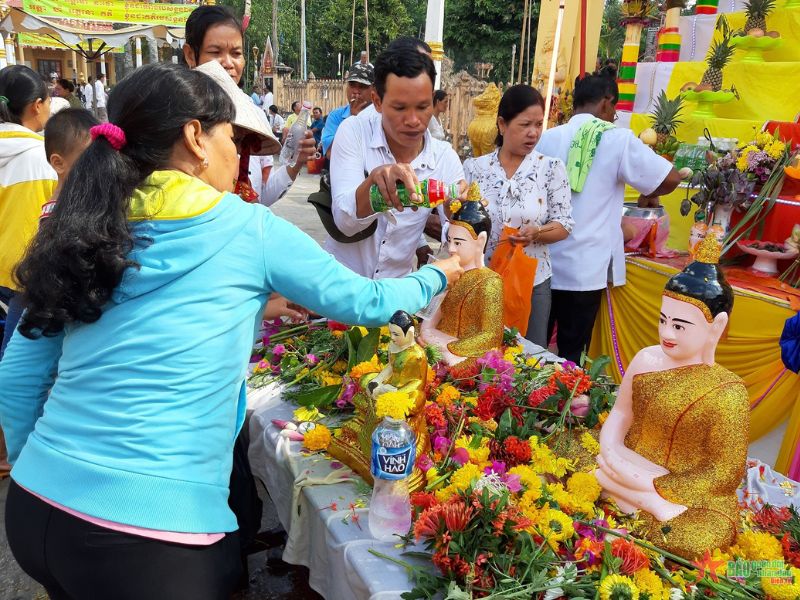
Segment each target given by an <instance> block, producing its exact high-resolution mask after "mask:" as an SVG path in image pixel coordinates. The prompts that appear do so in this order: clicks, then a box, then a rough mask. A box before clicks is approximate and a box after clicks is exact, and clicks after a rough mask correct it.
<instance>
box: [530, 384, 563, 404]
mask: <svg viewBox="0 0 800 600" xmlns="http://www.w3.org/2000/svg"><path fill="white" fill-rule="evenodd" d="M555 393H556V388H555V387H554V386H552V385H546V386H544V387H540V388H539V389H536V390H533V391H532V392H531V395H530V396H528V406H530V407H531V408H536V407H537V406H539V405H540V404H541V403H542V402H544V401H545V400H547V399H548V398H549V397H550V396H552V395H553V394H555Z"/></svg>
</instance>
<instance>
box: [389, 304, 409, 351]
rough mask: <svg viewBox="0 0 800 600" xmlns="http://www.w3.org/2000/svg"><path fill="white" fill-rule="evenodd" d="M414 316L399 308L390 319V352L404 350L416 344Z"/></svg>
mask: <svg viewBox="0 0 800 600" xmlns="http://www.w3.org/2000/svg"><path fill="white" fill-rule="evenodd" d="M415 332H416V327H415V326H414V317H412V316H411V315H410V314H408V313H407V312H406V311H404V310H398V311H397V312H396V313H394V314H393V315H392V318H391V319H389V336H390V337H391V338H392V342H391V344H389V352H391V353H395V352H402V351H403V350H405V349H406V348H410V347H411V346H413V345H414V343H415V341H416V340H415V339H414V336H415V335H416V333H415Z"/></svg>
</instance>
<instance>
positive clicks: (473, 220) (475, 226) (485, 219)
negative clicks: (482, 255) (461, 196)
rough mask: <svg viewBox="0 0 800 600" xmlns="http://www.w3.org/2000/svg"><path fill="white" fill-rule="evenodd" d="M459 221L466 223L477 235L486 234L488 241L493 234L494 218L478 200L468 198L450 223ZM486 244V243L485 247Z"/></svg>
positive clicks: (455, 223)
mask: <svg viewBox="0 0 800 600" xmlns="http://www.w3.org/2000/svg"><path fill="white" fill-rule="evenodd" d="M457 221H461V223H466V224H467V225H469V226H470V227H471V228H472V231H474V232H475V235H480V234H481V233H485V234H486V243H488V242H489V238H490V237H491V235H492V218H491V217H490V216H489V213H488V212H487V210H486V208H484V206H483V204H481V203H480V202H478V201H477V200H467V201H465V202H464V203H463V204H462V205H461V208H459V209H458V210H457V211H456V212H455V213H453V215H452V216H451V218H450V223H452V224H454V225H458V223H457ZM485 248H486V246H485V245H484V249H485Z"/></svg>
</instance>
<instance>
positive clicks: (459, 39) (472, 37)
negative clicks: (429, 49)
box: [444, 0, 539, 82]
mask: <svg viewBox="0 0 800 600" xmlns="http://www.w3.org/2000/svg"><path fill="white" fill-rule="evenodd" d="M531 4H532V5H533V16H532V19H531V29H532V35H531V61H533V49H534V47H535V45H536V28H537V26H538V23H539V3H537V2H535V0H531ZM524 6H525V3H524V1H523V0H508V1H506V2H497V0H448V1H447V3H446V4H445V20H444V47H445V53H446V54H447V55H448V56H449V57H451V58H452V59H453V61H454V62H455V68H456V69H467V70H472V65H473V64H474V63H476V62H487V63H493V64H494V69H493V70H492V72H491V73H490V74H489V77H490V79H492V80H494V81H497V82H506V81H510V79H511V47H512V46H513V45H514V44H516V45H517V60H519V52H520V48H519V44H520V34H521V32H522V16H523V10H524ZM517 64H519V63H517Z"/></svg>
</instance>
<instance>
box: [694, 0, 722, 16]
mask: <svg viewBox="0 0 800 600" xmlns="http://www.w3.org/2000/svg"><path fill="white" fill-rule="evenodd" d="M718 4H719V0H697V4H696V5H695V13H696V14H698V15H715V14H717V5H718Z"/></svg>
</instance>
